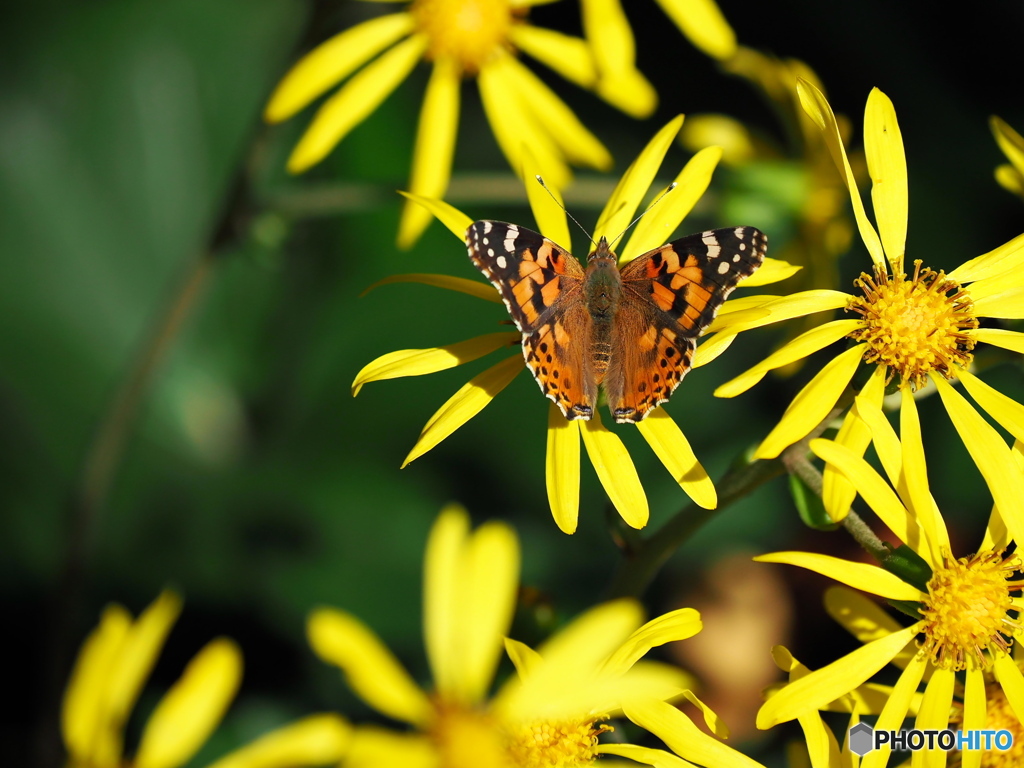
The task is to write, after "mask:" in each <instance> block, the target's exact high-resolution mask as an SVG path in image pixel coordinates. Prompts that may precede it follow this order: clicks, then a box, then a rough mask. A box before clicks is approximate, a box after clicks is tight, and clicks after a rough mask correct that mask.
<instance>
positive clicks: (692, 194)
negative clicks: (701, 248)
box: [619, 147, 722, 261]
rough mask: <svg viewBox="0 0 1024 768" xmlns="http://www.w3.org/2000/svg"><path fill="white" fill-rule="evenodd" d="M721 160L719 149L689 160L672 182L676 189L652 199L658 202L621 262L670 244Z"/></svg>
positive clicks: (703, 152)
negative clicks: (670, 239)
mask: <svg viewBox="0 0 1024 768" xmlns="http://www.w3.org/2000/svg"><path fill="white" fill-rule="evenodd" d="M721 159H722V148H721V147H707V148H705V149H702V150H701V151H700V152H698V153H697V154H696V155H694V156H693V157H692V158H690V161H689V162H688V163H687V164H686V165H685V166H684V167H683V170H682V171H680V172H679V175H678V176H676V178H675V183H676V188H675V189H673V190H672V191H671V192H669V193H668V194H667V195H666V196H665V197H664V198H661V195H662V192H663V191H664V190H662V191H661V192H659V193H658V194H657V195H655V198H654V199H655V200H660V202H659V203H658V204H657V205H655V206H654V207H653V208H652V209H651V210H650V212H649V213H648V214H646V215H645V216H644V217H643V218H642V219H640V221H639V223H637V225H636V229H634V230H633V235H632V237H630V239H629V244H628V245H626V247H625V248H623V249H622V253H620V254H619V259H620V261H631V260H632V259H634V258H636V257H637V256H639V255H640V254H642V253H646V252H647V251H650V250H653V249H654V248H658V247H659V246H661V245H664V244H665V243H667V242H668V241H669V238H671V237H672V233H673V232H675V231H676V228H677V227H678V226H679V225H680V223H682V221H683V219H685V218H686V216H687V215H688V214H689V213H690V211H692V210H693V206H694V205H696V204H697V201H698V200H700V198H701V196H703V194H704V192H705V191H706V190H707V188H708V186H709V185H710V184H711V176H712V174H713V173H714V172H715V168H716V167H717V166H718V161H719V160H721Z"/></svg>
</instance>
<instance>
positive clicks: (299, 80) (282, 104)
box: [263, 13, 415, 123]
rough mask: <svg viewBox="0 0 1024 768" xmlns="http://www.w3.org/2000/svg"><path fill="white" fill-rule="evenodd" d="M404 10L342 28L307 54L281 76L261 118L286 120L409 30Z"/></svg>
mask: <svg viewBox="0 0 1024 768" xmlns="http://www.w3.org/2000/svg"><path fill="white" fill-rule="evenodd" d="M414 26H415V22H414V21H413V18H412V16H411V15H410V14H408V13H395V14H391V15H389V16H381V17H380V18H377V19H371V20H370V21H366V22H363V23H362V24H359V25H357V26H355V27H352V28H351V29H346V30H345V31H344V32H342V33H341V34H339V35H335V36H334V37H332V38H331V39H329V40H327V41H326V42H324V43H321V44H320V45H318V46H317V47H316V48H314V49H313V50H312V51H310V52H309V53H307V54H306V55H305V56H304V57H303V58H302V59H300V60H299V62H298V64H296V65H295V66H294V67H292V68H291V70H289V72H288V74H287V75H285V76H284V78H283V79H282V80H281V82H280V83H278V85H277V88H275V89H274V93H273V94H272V95H271V97H270V101H269V103H268V104H267V108H266V111H265V112H264V113H263V118H264V119H265V120H266V121H267V122H268V123H277V122H280V121H282V120H287V119H288V118H289V117H291V116H292V115H294V114H295V113H296V112H298V111H299V110H300V109H302V108H303V107H304V106H306V105H307V104H309V102H311V101H313V99H315V98H316V97H317V96H319V95H320V94H322V93H323V92H324V91H326V90H327V89H328V88H330V87H331V86H332V85H334V84H335V83H338V82H340V81H341V80H343V79H344V78H346V77H348V76H349V75H350V74H352V73H353V72H355V71H356V70H357V69H358V68H359V67H361V66H362V65H363V64H365V63H366V62H367V61H369V60H370V59H372V58H373V57H374V56H376V55H377V54H378V53H380V52H381V51H383V50H384V49H385V48H387V47H388V46H389V45H391V44H392V43H394V42H397V41H398V40H399V39H401V38H403V37H405V36H406V35H408V34H409V33H410V32H412V30H413V28H414Z"/></svg>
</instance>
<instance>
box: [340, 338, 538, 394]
mask: <svg viewBox="0 0 1024 768" xmlns="http://www.w3.org/2000/svg"><path fill="white" fill-rule="evenodd" d="M521 338H522V335H521V334H520V333H518V332H510V331H501V332H499V333H488V334H487V335H486V336H477V337H476V338H474V339H467V340H466V341H460V342H457V343H455V344H448V345H447V346H444V347H434V348H433V349H399V350H397V351H395V352H388V353H387V354H386V355H381V356H380V357H378V358H377V359H376V360H374V361H373V362H372V363H368V364H367V365H365V366H364V367H363V369H362V370H361V371H359V373H357V374H356V378H355V381H353V382H352V396H353V397H355V396H356V395H358V394H359V390H360V389H362V388H363V385H364V384H367V383H369V382H371V381H382V380H384V379H397V378H400V377H402V376H423V375H424V374H427V373H436V372H437V371H444V370H447V369H448V368H454V367H455V366H457V365H462V364H463V363H468V362H470V361H472V360H476V359H478V358H481V357H483V356H484V355H488V354H490V353H491V352H493V351H494V350H496V349H501V348H502V347H507V346H510V345H512V344H515V343H516V342H518V341H519V340H520V339H521Z"/></svg>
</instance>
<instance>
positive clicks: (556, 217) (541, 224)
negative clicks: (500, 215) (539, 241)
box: [523, 146, 572, 253]
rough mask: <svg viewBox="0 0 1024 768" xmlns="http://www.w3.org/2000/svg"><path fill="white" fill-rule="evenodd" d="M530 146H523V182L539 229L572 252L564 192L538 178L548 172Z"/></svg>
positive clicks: (545, 235)
mask: <svg viewBox="0 0 1024 768" xmlns="http://www.w3.org/2000/svg"><path fill="white" fill-rule="evenodd" d="M546 170H547V169H545V168H542V167H541V165H540V163H538V162H537V158H536V157H534V155H533V151H532V150H531V149H530V147H529V146H526V147H523V183H524V184H525V185H526V197H527V199H528V200H529V201H530V210H531V211H533V218H534V221H536V222H537V229H538V230H539V231H540V232H541V234H543V235H544V237H546V238H548V239H549V240H552V241H554V242H556V243H558V244H559V245H560V246H562V247H563V248H565V250H567V251H569V253H572V237H571V236H570V234H569V220H568V219H567V218H566V216H565V208H564V207H563V203H562V194H561V192H559V191H558V190H557V189H554V188H552V186H551V185H550V184H549V183H548V182H547V181H545V182H544V184H541V183H540V181H539V180H538V179H537V177H538V176H540V178H541V179H543V178H544V174H545V173H546Z"/></svg>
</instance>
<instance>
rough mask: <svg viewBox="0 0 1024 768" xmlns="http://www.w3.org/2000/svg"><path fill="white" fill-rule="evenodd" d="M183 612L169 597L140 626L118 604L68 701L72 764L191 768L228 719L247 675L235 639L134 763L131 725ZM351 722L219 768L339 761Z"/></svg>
mask: <svg viewBox="0 0 1024 768" xmlns="http://www.w3.org/2000/svg"><path fill="white" fill-rule="evenodd" d="M180 611H181V600H180V599H179V598H178V596H177V595H175V594H173V593H171V592H164V593H163V594H162V595H160V597H158V598H157V599H156V600H155V601H154V602H153V604H152V605H150V606H149V607H148V608H147V609H146V610H145V611H143V612H142V614H140V616H139V617H138V619H135V620H133V619H132V617H131V615H130V614H129V613H128V611H126V610H125V609H124V608H122V607H121V606H120V605H111V606H109V607H108V608H107V609H106V610H105V611H104V612H103V616H102V618H101V619H100V624H99V626H98V627H97V628H96V629H95V630H93V632H92V633H91V634H90V635H89V637H88V638H87V639H86V641H85V643H84V644H83V645H82V649H81V651H80V652H79V654H78V660H77V661H76V663H75V667H74V670H73V671H72V673H71V679H70V681H69V682H68V687H67V691H66V692H65V695H64V702H63V708H62V712H61V730H62V733H63V737H64V746H65V748H66V749H67V752H68V766H69V767H70V768H120V766H124V765H131V766H133V768H176V767H177V766H181V765H184V764H185V763H187V762H188V761H189V760H191V759H192V757H193V756H194V755H195V753H196V752H197V751H198V750H199V748H200V747H201V746H202V745H203V744H204V743H205V742H206V740H207V738H208V737H209V736H210V734H211V733H212V732H213V730H214V729H215V728H216V727H217V725H218V724H219V723H220V721H221V718H222V717H223V716H224V712H225V711H226V710H227V707H228V705H229V704H230V703H231V700H232V699H233V698H234V696H235V692H236V691H237V690H238V685H239V682H240V681H241V678H242V654H241V652H240V651H239V650H238V647H237V646H236V645H235V643H234V642H233V641H231V640H229V639H227V638H224V637H220V638H217V639H215V640H212V641H210V642H209V643H208V644H207V645H206V646H205V647H204V648H203V649H202V650H201V651H199V653H197V654H196V656H195V657H194V658H193V659H192V661H191V662H189V665H188V666H187V667H186V668H185V671H184V673H183V674H182V676H181V678H180V679H179V680H178V681H177V682H176V683H175V684H174V685H173V686H171V689H170V690H169V691H168V692H167V693H166V694H164V696H163V698H162V699H161V700H160V702H159V703H158V704H157V706H156V709H155V710H154V711H153V714H152V715H151V716H150V718H149V721H148V722H147V723H146V725H145V727H144V728H143V731H142V738H141V740H140V742H139V746H138V749H137V750H136V752H135V756H134V757H133V758H132V759H130V760H129V759H128V758H126V757H125V755H124V729H125V725H126V723H127V720H128V716H129V714H131V710H132V707H133V706H134V705H135V702H136V701H137V699H138V697H139V694H140V693H141V692H142V686H143V685H144V684H145V682H146V679H147V678H148V677H149V674H150V672H151V671H152V669H153V665H154V664H155V663H156V660H157V657H158V656H159V654H160V650H161V648H163V644H164V641H165V640H166V638H167V634H168V632H170V630H171V627H172V626H173V624H174V622H175V621H176V620H177V618H178V614H179V613H180ZM348 733H349V729H348V726H347V725H346V724H345V723H344V721H342V720H341V719H340V718H338V717H337V716H336V715H314V716H312V717H309V718H306V719H305V720H300V721H298V722H297V723H295V724H293V725H292V726H289V727H288V728H286V729H282V731H279V732H278V734H277V735H275V737H274V738H273V739H266V740H260V741H258V742H255V743H253V744H252V745H249V746H248V747H244V748H243V749H241V750H238V751H237V752H234V753H232V754H231V755H228V756H226V757H224V758H222V759H221V760H219V761H217V762H216V763H215V764H214V766H211V768H257V767H259V768H278V767H280V768H287V767H289V766H290V767H291V768H296V767H297V766H313V765H327V764H330V763H335V762H337V760H338V759H339V758H340V756H341V754H342V752H343V748H344V746H345V743H346V742H347V740H348Z"/></svg>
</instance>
